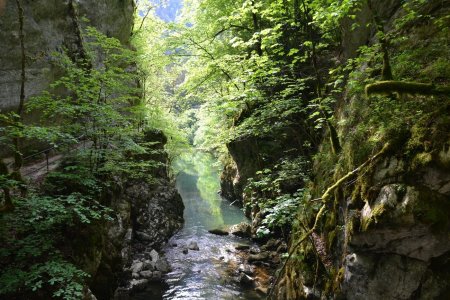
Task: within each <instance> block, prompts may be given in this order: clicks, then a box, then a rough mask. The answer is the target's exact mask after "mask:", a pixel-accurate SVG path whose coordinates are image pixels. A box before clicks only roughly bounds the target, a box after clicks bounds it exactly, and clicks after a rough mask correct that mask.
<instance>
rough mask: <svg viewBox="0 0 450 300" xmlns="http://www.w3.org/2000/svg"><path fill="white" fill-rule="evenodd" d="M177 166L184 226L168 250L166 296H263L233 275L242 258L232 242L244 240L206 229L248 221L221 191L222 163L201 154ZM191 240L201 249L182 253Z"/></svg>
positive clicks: (197, 297) (211, 297) (207, 299)
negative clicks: (222, 195)
mask: <svg viewBox="0 0 450 300" xmlns="http://www.w3.org/2000/svg"><path fill="white" fill-rule="evenodd" d="M175 167H176V169H178V170H179V171H180V172H179V173H178V176H177V188H178V191H179V192H180V194H181V196H182V198H183V201H184V204H185V211H184V218H185V225H184V228H183V229H182V230H181V231H180V232H178V233H177V234H176V235H175V236H174V237H173V238H172V239H171V241H170V242H169V246H168V247H167V249H166V256H167V258H168V260H169V262H170V263H171V266H172V269H173V271H172V272H171V273H169V274H168V275H167V280H166V282H167V284H168V285H169V289H168V290H167V291H166V292H165V294H164V296H163V299H205V300H211V299H260V298H258V297H257V296H256V295H255V294H254V293H253V292H252V291H247V292H246V291H243V290H242V288H241V286H240V285H239V284H237V283H236V282H235V281H234V280H233V278H232V275H234V272H235V270H236V269H237V268H236V267H237V265H238V264H239V263H240V258H239V257H238V256H237V255H236V253H235V250H234V247H235V245H236V244H237V243H242V242H245V241H244V240H242V239H239V238H237V237H232V236H225V237H223V236H216V235H212V234H210V233H208V230H209V229H213V228H217V227H220V226H226V225H232V224H237V223H239V222H242V221H246V219H245V217H244V215H243V213H242V211H241V210H240V209H239V208H237V207H235V206H230V205H229V202H228V201H226V200H223V199H222V198H221V197H220V196H219V195H218V194H217V191H218V190H219V188H220V185H219V170H220V166H218V165H217V163H216V162H215V161H214V159H212V158H211V156H209V155H207V154H203V153H197V154H196V155H195V156H194V157H192V159H186V158H184V159H181V160H180V161H178V162H177V163H176V165H175ZM191 241H194V242H196V243H197V244H198V247H199V249H200V250H199V251H192V250H189V251H188V253H187V254H183V249H185V248H186V245H188V244H189V243H190V242H191ZM175 245H176V246H175Z"/></svg>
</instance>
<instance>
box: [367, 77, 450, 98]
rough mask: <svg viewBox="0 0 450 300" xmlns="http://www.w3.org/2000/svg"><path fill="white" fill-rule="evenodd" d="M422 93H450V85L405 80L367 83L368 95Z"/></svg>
mask: <svg viewBox="0 0 450 300" xmlns="http://www.w3.org/2000/svg"><path fill="white" fill-rule="evenodd" d="M391 93H399V94H420V95H450V87H448V86H435V85H434V84H431V83H420V82H404V81H395V80H387V81H379V82H375V83H372V84H368V85H366V95H367V96H370V95H373V94H391Z"/></svg>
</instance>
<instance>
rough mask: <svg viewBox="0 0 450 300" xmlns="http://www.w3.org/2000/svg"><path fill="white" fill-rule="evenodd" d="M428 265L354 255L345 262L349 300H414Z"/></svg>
mask: <svg viewBox="0 0 450 300" xmlns="http://www.w3.org/2000/svg"><path fill="white" fill-rule="evenodd" d="M427 266H428V264H427V263H426V262H423V261H419V260H416V259H411V258H405V257H404V256H400V255H387V256H381V257H377V256H374V255H370V254H369V255H367V254H356V253H352V254H349V255H348V256H347V257H346V260H345V277H344V282H343V290H344V292H345V294H346V297H347V299H349V300H352V299H368V300H371V299H411V297H412V295H413V294H414V292H415V291H416V290H417V289H418V288H419V284H420V281H421V278H422V276H423V275H424V274H425V272H426V270H427Z"/></svg>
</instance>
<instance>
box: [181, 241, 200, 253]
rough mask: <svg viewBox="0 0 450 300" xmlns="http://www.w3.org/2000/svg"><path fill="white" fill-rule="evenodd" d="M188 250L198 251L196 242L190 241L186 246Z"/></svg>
mask: <svg viewBox="0 0 450 300" xmlns="http://www.w3.org/2000/svg"><path fill="white" fill-rule="evenodd" d="M188 249H189V250H194V251H199V250H200V248H199V247H198V244H197V242H194V241H191V242H190V243H189V245H188ZM183 253H184V252H183Z"/></svg>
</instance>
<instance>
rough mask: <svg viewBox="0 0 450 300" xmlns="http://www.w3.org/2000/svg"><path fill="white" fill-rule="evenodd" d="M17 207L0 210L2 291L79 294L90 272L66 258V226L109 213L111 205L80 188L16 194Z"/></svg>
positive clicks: (68, 296) (66, 296) (63, 295)
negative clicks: (68, 191) (56, 192)
mask: <svg viewBox="0 0 450 300" xmlns="http://www.w3.org/2000/svg"><path fill="white" fill-rule="evenodd" d="M14 200H15V205H16V209H15V210H14V212H11V213H8V214H3V215H0V224H2V226H1V229H0V233H1V238H0V241H1V246H0V261H1V262H0V266H1V272H0V282H1V283H2V284H1V286H0V295H8V294H14V293H21V294H24V295H26V294H28V293H30V292H33V293H41V292H42V291H45V292H50V294H51V295H53V297H56V298H62V299H80V297H81V295H82V291H83V280H84V279H85V278H86V277H87V274H86V273H84V272H83V271H82V270H80V269H79V268H77V267H76V266H75V265H74V264H73V262H71V261H69V260H67V258H65V255H64V253H62V252H61V246H62V245H63V244H64V236H63V234H62V232H64V231H66V230H70V228H75V227H78V226H80V224H89V223H91V222H94V221H100V220H105V219H109V218H110V217H109V212H110V211H109V210H108V209H106V208H105V207H103V206H102V205H100V204H99V203H98V202H97V201H95V200H93V199H92V198H90V197H86V196H83V195H81V194H80V193H71V194H69V195H67V196H44V195H39V194H37V193H34V192H32V193H30V194H29V195H28V196H27V197H24V198H16V199H14Z"/></svg>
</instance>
